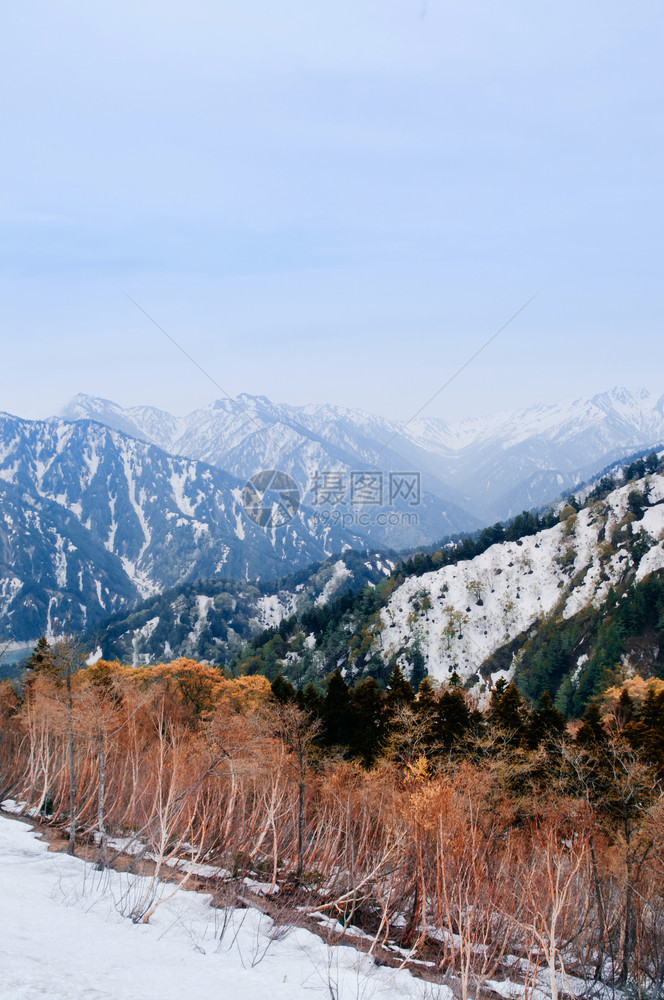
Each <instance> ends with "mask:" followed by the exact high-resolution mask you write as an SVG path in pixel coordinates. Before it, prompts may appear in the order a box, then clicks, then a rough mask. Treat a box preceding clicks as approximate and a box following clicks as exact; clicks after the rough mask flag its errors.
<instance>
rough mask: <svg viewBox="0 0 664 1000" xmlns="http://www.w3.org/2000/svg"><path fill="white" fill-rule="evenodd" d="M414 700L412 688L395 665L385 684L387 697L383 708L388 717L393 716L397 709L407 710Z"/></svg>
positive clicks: (397, 665) (396, 664)
mask: <svg viewBox="0 0 664 1000" xmlns="http://www.w3.org/2000/svg"><path fill="white" fill-rule="evenodd" d="M414 700H415V694H414V692H413V689H412V687H411V686H410V684H409V683H408V681H407V680H406V678H405V677H404V675H403V670H402V669H401V667H400V666H399V664H398V663H395V665H394V667H393V668H392V673H391V674H390V679H389V681H388V684H387V697H386V699H385V707H386V709H387V714H388V716H390V715H393V714H394V713H395V712H396V711H397V709H399V708H401V707H403V706H405V707H407V708H409V707H410V706H411V705H412V704H413V701H414Z"/></svg>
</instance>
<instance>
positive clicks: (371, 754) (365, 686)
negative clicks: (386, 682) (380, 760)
mask: <svg viewBox="0 0 664 1000" xmlns="http://www.w3.org/2000/svg"><path fill="white" fill-rule="evenodd" d="M352 715H353V733H352V737H351V740H350V745H351V750H352V753H353V755H354V756H355V757H357V758H358V759H359V760H361V761H362V763H363V764H364V765H365V767H371V765H372V764H373V763H374V761H375V760H376V757H377V756H378V753H379V751H380V748H381V745H382V743H383V740H384V738H385V721H386V720H385V695H384V694H383V692H382V690H381V688H380V685H379V684H378V682H377V681H376V680H375V679H374V678H373V677H367V678H366V679H365V680H363V681H360V683H359V684H357V685H356V686H355V690H354V691H353V699H352Z"/></svg>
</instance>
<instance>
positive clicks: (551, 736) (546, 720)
mask: <svg viewBox="0 0 664 1000" xmlns="http://www.w3.org/2000/svg"><path fill="white" fill-rule="evenodd" d="M565 729H566V722H565V716H564V715H563V713H562V712H559V711H558V709H557V708H555V707H554V704H553V702H552V701H551V696H550V695H549V692H548V691H545V692H544V693H543V694H542V697H541V698H540V700H539V704H538V706H537V709H536V710H535V711H534V712H533V714H532V715H531V717H530V720H529V722H528V725H527V726H526V730H525V733H524V742H525V744H526V745H527V747H528V748H529V749H530V750H536V749H537V747H538V746H539V745H540V744H541V743H545V744H547V745H548V746H549V747H552V745H553V743H554V742H555V740H556V739H557V738H559V737H561V736H562V735H563V733H564V732H565Z"/></svg>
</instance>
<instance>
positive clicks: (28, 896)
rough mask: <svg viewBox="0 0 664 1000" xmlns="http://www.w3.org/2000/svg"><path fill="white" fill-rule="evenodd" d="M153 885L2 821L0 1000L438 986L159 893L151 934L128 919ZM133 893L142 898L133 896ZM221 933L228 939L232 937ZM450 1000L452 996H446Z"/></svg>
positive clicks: (380, 992) (325, 993)
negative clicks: (131, 905)
mask: <svg viewBox="0 0 664 1000" xmlns="http://www.w3.org/2000/svg"><path fill="white" fill-rule="evenodd" d="M147 882H148V878H147V877H145V876H138V875H131V874H126V873H119V872H115V871H106V872H104V873H103V874H100V873H99V872H96V871H94V868H93V866H92V864H89V863H86V862H84V861H81V860H79V859H78V858H71V857H69V856H67V855H66V854H54V853H49V851H48V845H47V844H46V843H45V842H44V841H41V840H38V839H37V835H36V833H35V832H33V831H32V830H31V829H30V827H29V826H27V825H26V824H25V823H22V822H19V821H18V820H14V819H9V818H8V817H7V816H1V815H0V894H1V897H2V906H1V907H0V955H1V956H2V960H1V962H0V994H1V995H2V997H3V998H5V1000H32V998H37V997H48V998H49V1000H71V998H78V1000H102V998H113V1000H118V998H120V997H121V998H122V1000H182V998H184V997H223V1000H264V998H265V997H271V998H273V1000H315V998H329V997H330V995H332V996H335V997H338V1000H354V998H357V997H371V996H376V997H381V998H382V1000H397V998H398V1000H424V998H425V997H427V996H432V995H433V993H432V992H431V984H428V983H422V982H421V981H420V980H417V979H415V978H414V977H413V976H411V974H410V973H409V972H407V971H404V970H395V969H391V968H379V967H378V966H377V965H376V963H375V961H374V959H373V958H372V957H371V956H367V955H363V954H361V953H359V952H357V951H355V950H354V949H353V948H349V947H341V946H336V947H335V946H330V945H327V944H325V943H324V942H323V941H322V940H321V938H319V937H317V936H316V935H314V934H313V933H311V932H310V931H308V930H305V929H303V928H298V927H295V926H290V927H289V926H280V927H278V928H277V927H275V925H274V924H273V921H272V920H271V919H270V918H269V917H267V916H264V915H263V914H261V913H260V912H259V911H258V910H256V909H251V908H250V909H242V910H236V911H227V912H224V911H220V910H218V909H215V908H213V907H212V906H211V905H210V896H206V895H202V894H199V893H194V892H188V891H186V890H181V891H180V892H177V893H174V887H173V885H172V884H165V883H162V884H161V886H160V887H158V889H157V892H158V898H163V897H168V896H171V897H172V898H165V899H164V902H163V903H162V904H161V905H160V906H159V908H158V909H157V911H156V913H155V914H154V916H153V917H152V918H151V920H150V923H149V924H134V923H132V922H131V920H130V919H129V918H128V917H127V916H123V908H124V909H125V910H126V909H127V901H128V900H131V899H132V898H134V896H136V897H138V895H139V893H140V892H141V891H142V889H143V886H142V883H147ZM132 894H133V895H132ZM222 928H224V929H225V933H222ZM435 996H437V997H440V1000H448V998H449V1000H451V997H452V993H451V990H449V989H447V987H444V986H441V987H437V988H436V993H435Z"/></svg>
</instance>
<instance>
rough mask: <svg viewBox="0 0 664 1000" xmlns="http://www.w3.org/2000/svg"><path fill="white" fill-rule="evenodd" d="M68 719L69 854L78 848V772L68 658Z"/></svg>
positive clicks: (69, 662)
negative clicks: (75, 757)
mask: <svg viewBox="0 0 664 1000" xmlns="http://www.w3.org/2000/svg"><path fill="white" fill-rule="evenodd" d="M67 720H68V728H69V733H68V737H69V739H68V744H69V745H68V756H69V843H68V844H67V854H74V853H75V849H76V774H75V771H74V704H73V700H72V693H71V660H70V659H69V657H68V658H67Z"/></svg>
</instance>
